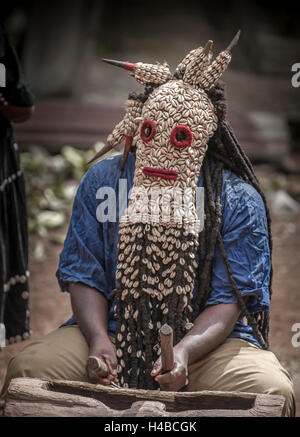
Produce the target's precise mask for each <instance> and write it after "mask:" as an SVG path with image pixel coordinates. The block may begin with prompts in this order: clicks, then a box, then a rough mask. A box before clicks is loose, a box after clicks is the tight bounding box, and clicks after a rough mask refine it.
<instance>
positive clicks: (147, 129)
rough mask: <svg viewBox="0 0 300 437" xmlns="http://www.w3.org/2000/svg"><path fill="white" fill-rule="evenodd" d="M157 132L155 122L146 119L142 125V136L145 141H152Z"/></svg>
mask: <svg viewBox="0 0 300 437" xmlns="http://www.w3.org/2000/svg"><path fill="white" fill-rule="evenodd" d="M155 134H156V126H155V123H153V121H151V120H145V121H144V123H143V124H142V127H141V138H142V140H143V141H146V142H147V141H150V140H152V138H153V137H154V135H155Z"/></svg>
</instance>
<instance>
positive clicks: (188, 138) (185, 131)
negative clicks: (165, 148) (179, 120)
mask: <svg viewBox="0 0 300 437" xmlns="http://www.w3.org/2000/svg"><path fill="white" fill-rule="evenodd" d="M192 141H193V134H192V132H191V131H190V130H189V128H188V127H185V126H180V125H178V126H176V127H174V129H173V130H172V132H171V144H173V146H174V147H177V148H179V149H183V148H184V147H187V146H190V145H191V144H192Z"/></svg>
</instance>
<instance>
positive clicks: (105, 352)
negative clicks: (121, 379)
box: [86, 337, 118, 385]
mask: <svg viewBox="0 0 300 437" xmlns="http://www.w3.org/2000/svg"><path fill="white" fill-rule="evenodd" d="M89 356H93V357H97V358H98V359H99V360H101V361H102V362H103V363H104V364H105V365H106V367H107V370H108V373H106V374H105V373H103V372H102V371H101V369H97V368H95V366H94V365H93V364H92V361H89V360H88V362H87V367H86V370H87V375H88V378H89V380H90V381H91V382H93V383H94V384H102V385H109V384H110V383H111V382H112V381H113V382H115V383H117V382H118V378H117V355H116V348H115V346H114V345H113V344H112V342H111V341H110V339H109V337H104V338H101V339H100V341H99V342H98V344H97V343H95V344H92V345H91V346H90V350H89Z"/></svg>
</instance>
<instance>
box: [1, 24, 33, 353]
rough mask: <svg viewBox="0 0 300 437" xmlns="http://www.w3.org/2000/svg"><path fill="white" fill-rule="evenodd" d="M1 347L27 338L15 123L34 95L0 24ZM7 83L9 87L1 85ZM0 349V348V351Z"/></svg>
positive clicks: (21, 190) (23, 118)
mask: <svg viewBox="0 0 300 437" xmlns="http://www.w3.org/2000/svg"><path fill="white" fill-rule="evenodd" d="M0 63H1V64H2V71H1V72H2V76H3V77H1V85H2V86H1V87H0V346H1V347H3V346H5V344H6V343H7V342H8V343H13V342H15V341H21V340H24V339H26V338H28V336H29V311H28V297H29V288H28V276H29V272H28V235H27V213H26V199H25V184H24V177H23V173H22V171H21V169H20V159H19V151H18V144H17V142H16V139H15V136H14V132H13V127H12V125H11V123H12V122H13V123H23V122H25V121H27V120H28V119H29V118H30V117H31V115H32V113H33V110H34V106H33V105H34V100H35V97H34V95H33V94H32V92H31V90H30V88H29V86H28V85H27V83H26V81H25V80H24V78H23V76H22V72H21V67H20V62H19V60H18V56H17V53H16V51H15V49H14V47H13V46H12V45H11V43H10V41H9V38H8V36H7V33H6V30H5V28H4V26H3V25H2V24H1V23H0ZM3 85H5V86H3ZM1 347H0V350H1Z"/></svg>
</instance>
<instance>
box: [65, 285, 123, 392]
mask: <svg viewBox="0 0 300 437" xmlns="http://www.w3.org/2000/svg"><path fill="white" fill-rule="evenodd" d="M69 291H70V295H71V305H72V308H73V313H74V316H75V319H76V322H77V324H78V326H79V328H80V330H81V332H82V333H83V335H84V336H85V338H86V341H87V343H88V345H89V355H93V356H96V357H98V358H100V359H101V360H103V361H104V362H105V363H106V364H107V366H108V369H109V374H108V376H107V377H102V376H100V375H99V374H97V373H96V372H95V371H92V370H90V369H88V377H89V379H90V380H91V382H94V383H96V384H103V385H109V384H110V382H111V381H114V382H117V377H116V376H117V371H116V369H117V356H116V349H115V346H114V345H113V344H112V342H111V340H110V339H109V337H108V334H107V321H108V317H107V314H108V302H107V299H106V297H105V296H104V295H103V294H102V293H100V292H99V291H98V290H96V289H94V288H91V287H89V286H87V285H85V284H82V283H80V282H79V283H70V284H69Z"/></svg>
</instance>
